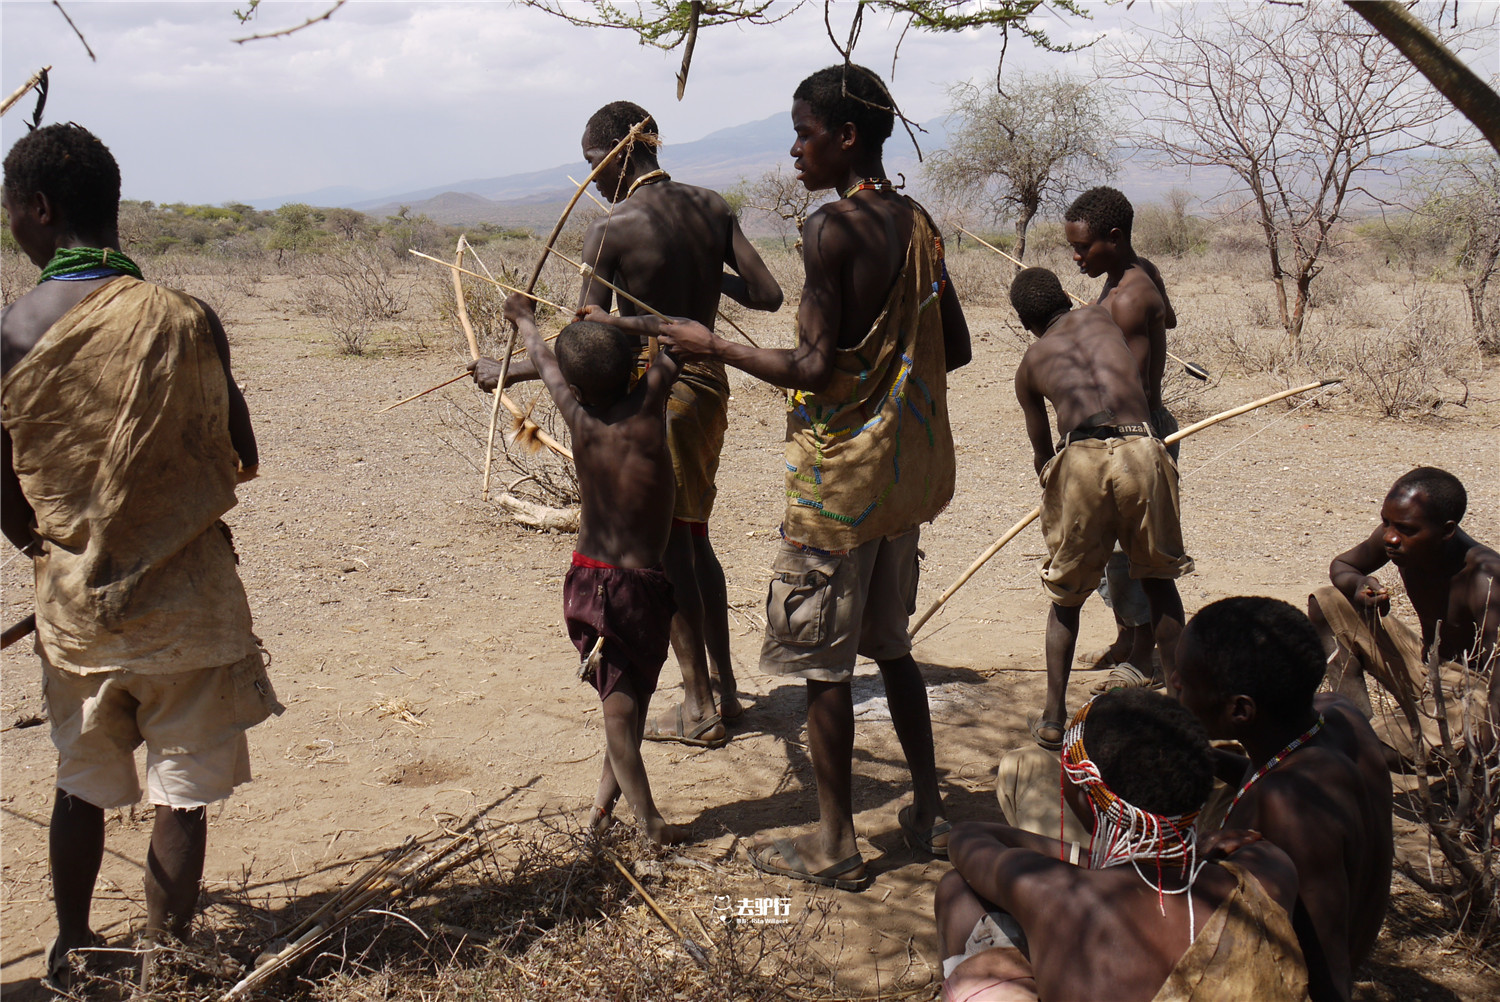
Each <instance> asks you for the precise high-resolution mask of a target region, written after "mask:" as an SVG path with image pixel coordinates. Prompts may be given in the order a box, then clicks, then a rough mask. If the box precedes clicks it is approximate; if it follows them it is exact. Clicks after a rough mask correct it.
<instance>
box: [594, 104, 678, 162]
mask: <svg viewBox="0 0 1500 1002" xmlns="http://www.w3.org/2000/svg"><path fill="white" fill-rule="evenodd" d="M647 118H651V116H650V113H649V112H647V111H646V109H645V108H642V107H641V106H640V105H638V104H636V103H635V102H634V101H611V102H609V104H606V105H605V106H604V107H602V108H600V109H599V110H598V111H596V112H594V113H593V114H592V115H590V116H589V121H588V124H587V125H585V126H584V127H583V139H584V142H585V143H587V144H588V145H589V146H592V147H596V148H598V149H601V150H607V149H612V148H613V147H614V145H615V144H616V143H618V142H619V141H620V140H622V139H624V138H625V135H626V133H628V132H629V131H630V127H631V126H633V125H635V124H636V123H637V122H640V121H643V120H644V119H647ZM641 131H642V132H643V133H645V134H646V135H648V136H658V137H659V136H660V133H659V132H657V129H656V119H655V118H651V120H650V121H648V122H646V124H645V126H644V127H643V128H642V129H641ZM644 145H645V149H646V150H649V151H652V152H651V155H652V156H655V155H656V154H655V151H654V150H653V147H654V146H655V145H656V144H655V143H650V142H649V141H648V142H647V144H644Z"/></svg>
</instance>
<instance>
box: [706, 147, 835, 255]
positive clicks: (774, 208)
mask: <svg viewBox="0 0 1500 1002" xmlns="http://www.w3.org/2000/svg"><path fill="white" fill-rule="evenodd" d="M725 198H727V199H730V200H731V201H732V202H738V203H739V204H740V205H741V206H744V207H748V208H751V209H758V210H760V211H761V212H764V213H765V214H766V215H767V216H770V217H771V219H772V220H773V225H774V226H775V227H776V232H777V235H778V236H780V237H781V245H782V246H783V247H785V246H787V242H786V241H787V237H788V236H790V235H791V234H792V232H794V231H795V232H796V233H797V234H798V236H797V244H796V245H801V243H802V236H801V233H802V224H803V223H804V222H806V221H807V216H808V213H810V212H811V211H812V208H813V206H815V205H817V204H818V203H819V202H823V201H826V200H827V198H828V193H827V192H825V191H809V190H808V189H807V186H806V185H804V184H803V183H802V182H801V181H799V180H797V177H796V175H794V174H790V173H788V172H787V171H786V170H784V169H783V168H782V166H781V164H777V165H776V167H775V168H774V169H773V170H768V171H766V172H765V173H764V174H762V175H761V176H760V177H758V178H756V179H755V180H754V181H741V182H740V183H739V185H738V186H737V187H736V188H735V189H734V191H733V192H732V193H730V194H729V195H726V196H725Z"/></svg>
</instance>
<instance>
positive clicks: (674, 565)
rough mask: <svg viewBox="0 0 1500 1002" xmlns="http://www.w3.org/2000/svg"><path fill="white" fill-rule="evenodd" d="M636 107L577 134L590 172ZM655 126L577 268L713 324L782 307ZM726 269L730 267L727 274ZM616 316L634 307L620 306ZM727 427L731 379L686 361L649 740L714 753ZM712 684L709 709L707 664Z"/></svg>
mask: <svg viewBox="0 0 1500 1002" xmlns="http://www.w3.org/2000/svg"><path fill="white" fill-rule="evenodd" d="M649 118H650V116H649V115H647V113H646V111H645V109H644V108H642V107H641V106H640V105H637V104H631V103H630V102H629V101H614V102H611V103H610V104H607V105H605V106H604V107H602V108H600V109H599V110H598V111H596V112H595V113H594V115H593V117H592V118H590V119H589V121H588V125H587V126H585V128H584V130H583V157H584V159H585V160H587V161H588V163H589V166H590V167H595V166H598V164H599V161H601V160H603V159H604V157H605V156H607V155H608V154H609V151H610V150H611V149H613V148H614V146H615V144H617V143H618V142H619V141H620V140H621V139H623V138H625V135H626V133H628V132H629V131H630V127H631V126H633V125H635V124H636V123H638V122H641V121H643V120H646V119H649ZM659 143H660V139H659V138H658V134H657V129H656V123H655V121H650V122H648V124H647V126H646V129H645V136H644V137H643V138H642V139H641V140H640V141H638V142H636V143H635V144H634V145H632V146H630V147H629V148H627V149H626V150H624V151H623V152H622V153H621V154H620V156H619V157H617V158H615V159H614V160H612V161H611V162H610V163H609V165H608V166H607V167H605V169H604V170H603V171H601V172H600V174H599V176H598V177H597V178H596V179H595V186H596V187H597V188H598V189H599V192H600V194H602V195H603V196H604V197H605V198H607V199H609V201H610V202H611V203H612V206H613V207H612V208H611V209H610V212H609V215H607V216H602V217H600V218H598V219H595V220H594V222H593V224H592V225H591V226H590V227H589V229H588V233H587V234H586V235H585V237H584V242H583V256H582V258H581V260H582V261H584V262H586V263H587V264H589V265H590V266H591V267H592V268H593V269H594V271H595V273H596V274H597V275H599V277H601V278H603V279H604V280H605V281H607V282H611V283H613V284H615V285H618V286H620V287H621V288H623V289H629V290H630V293H631V295H633V296H635V297H636V298H637V299H640V300H641V301H642V302H645V303H649V304H650V305H651V306H652V307H653V308H655V309H656V310H659V311H660V312H662V313H665V314H668V315H669V316H685V317H691V318H692V319H694V320H696V321H698V322H699V323H702V324H703V325H705V326H706V327H708V328H712V327H713V326H714V320H715V319H716V318H717V315H718V309H719V296H720V294H721V293H722V294H724V295H727V296H729V297H730V298H731V299H733V300H735V301H736V302H738V303H740V304H742V305H744V306H747V307H749V308H750V309H752V310H766V311H775V310H778V309H780V308H781V299H782V296H781V287H780V286H779V285H777V284H776V279H775V278H773V277H772V276H771V273H770V271H769V270H768V269H767V268H766V265H765V262H764V261H762V260H761V258H760V255H759V254H757V253H756V251H755V247H754V246H753V245H752V244H751V243H750V241H749V240H748V239H746V237H745V234H744V233H743V232H742V231H741V230H740V224H739V220H738V219H736V218H735V216H734V213H733V212H731V211H730V209H729V206H728V204H727V203H726V202H725V201H724V199H723V198H722V197H721V196H720V195H719V194H718V193H717V192H714V191H710V190H708V189H707V188H697V187H694V186H692V185H688V184H682V183H681V182H678V181H674V180H672V176H671V175H670V174H668V173H667V172H666V171H664V170H662V169H661V166H660V164H659V163H658V161H657V156H656V147H657V145H659ZM726 265H727V266H728V267H729V269H730V271H728V272H726V271H725V270H724V267H725V266H726ZM612 297H613V293H612V292H611V291H610V289H609V287H608V286H606V285H604V284H602V283H600V282H593V281H585V282H584V283H583V291H582V293H581V294H580V296H579V302H578V305H579V308H580V309H581V308H584V307H586V306H589V305H593V306H598V307H599V308H600V309H602V310H608V309H609V308H610V301H611V298H612ZM619 308H620V312H621V314H622V315H624V316H635V315H636V314H638V313H640V312H641V311H640V309H639V308H638V307H636V306H635V304H633V303H631V302H630V301H629V300H626V299H621V301H620V303H619ZM473 369H474V380H475V382H477V383H478V384H479V385H480V386H481V387H484V388H485V389H486V390H492V389H493V388H494V386H495V383H496V381H497V380H498V379H499V378H500V366H499V363H498V362H495V361H494V360H493V359H480V360H479V361H478V362H476V363H475V364H474V365H473ZM534 378H536V370H535V367H534V366H533V365H532V364H531V360H530V359H529V358H528V359H517V360H515V361H514V362H513V363H512V365H511V369H510V379H511V381H514V380H519V379H534ZM728 426H729V379H728V376H727V374H726V373H725V371H724V364H723V363H722V362H719V361H717V360H714V359H700V360H698V361H693V362H689V363H688V364H687V365H685V366H683V369H682V374H681V375H680V376H679V377H678V379H677V381H676V382H675V383H674V384H672V395H671V398H670V399H669V400H668V401H667V443H668V447H669V448H670V450H671V453H672V469H673V471H674V475H675V479H676V483H677V501H676V503H675V506H674V507H673V510H672V533H671V537H670V538H669V540H668V542H667V551H666V555H665V556H664V558H663V564H664V566H665V567H666V571H667V577H668V578H670V579H671V581H672V586H673V590H674V592H675V594H676V598H677V614H676V615H675V616H674V617H673V618H672V649H673V651H675V652H676V654H677V663H678V665H679V666H680V667H681V668H682V682H683V701H682V704H681V705H679V706H676V707H673V708H672V709H670V710H668V711H667V712H666V713H665V714H664V715H662V716H659V717H658V718H657V720H656V721H655V722H654V723H653V724H652V725H650V726H648V727H647V729H646V740H647V741H676V742H681V743H682V744H687V745H698V746H707V747H714V748H717V747H719V746H720V745H723V744H724V743H725V742H726V741H727V740H728V739H729V738H728V733H727V731H726V729H725V726H724V721H725V720H732V719H734V718H735V717H738V716H739V715H740V713H741V712H742V709H741V706H740V702H739V699H738V697H737V695H736V689H735V681H734V666H733V664H732V662H731V661H730V654H729V598H728V594H727V592H726V587H725V583H724V568H723V567H722V566H720V564H719V558H718V556H716V555H715V553H714V548H713V545H712V544H711V543H710V542H709V538H708V521H709V517H710V516H711V515H712V514H713V507H714V497H715V495H716V494H717V488H716V487H715V485H714V478H715V476H716V475H717V473H718V469H719V453H720V451H721V450H722V449H723V448H724V432H725V429H727V428H728ZM710 667H712V669H713V676H714V677H715V678H716V679H717V680H718V683H719V708H718V709H717V710H715V708H714V697H713V689H712V686H711V684H710V675H709V669H710Z"/></svg>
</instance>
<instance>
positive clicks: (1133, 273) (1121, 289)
mask: <svg viewBox="0 0 1500 1002" xmlns="http://www.w3.org/2000/svg"><path fill="white" fill-rule="evenodd" d="M1108 302H1110V303H1115V304H1119V305H1121V306H1125V307H1128V308H1130V309H1132V310H1145V311H1152V310H1155V311H1162V310H1165V309H1166V300H1165V299H1163V298H1162V294H1161V289H1159V288H1157V285H1156V283H1155V282H1154V281H1152V280H1151V274H1150V272H1148V271H1147V270H1146V269H1145V268H1144V267H1142V266H1141V265H1140V263H1139V262H1137V263H1136V264H1133V265H1131V266H1130V267H1129V268H1126V269H1125V274H1123V275H1121V276H1120V281H1119V282H1118V283H1117V284H1116V285H1115V287H1114V288H1113V289H1112V290H1110V293H1109V299H1108Z"/></svg>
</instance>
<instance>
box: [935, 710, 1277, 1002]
mask: <svg viewBox="0 0 1500 1002" xmlns="http://www.w3.org/2000/svg"><path fill="white" fill-rule="evenodd" d="M1063 771H1064V775H1065V776H1066V782H1064V784H1063V787H1062V794H1063V799H1064V801H1065V802H1066V804H1067V805H1068V808H1070V809H1071V810H1072V811H1073V812H1074V813H1076V814H1077V815H1078V817H1079V818H1081V819H1083V820H1084V823H1085V825H1086V826H1087V828H1088V829H1089V831H1091V832H1092V837H1091V840H1090V844H1089V847H1088V849H1087V859H1083V860H1082V862H1081V863H1080V858H1081V856H1082V852H1081V851H1080V848H1079V847H1078V846H1077V845H1073V846H1068V845H1066V844H1065V843H1063V842H1059V841H1058V840H1057V839H1053V838H1047V837H1045V836H1040V835H1034V834H1032V833H1030V832H1025V831H1021V830H1019V829H1016V828H1012V827H1010V826H1008V825H1000V824H984V823H973V822H969V823H963V824H959V825H955V826H954V828H953V832H952V835H951V836H950V841H949V851H950V853H951V858H952V860H953V866H954V871H953V872H952V873H950V874H948V875H947V876H946V877H944V878H943V880H942V882H941V883H940V884H939V885H938V891H937V896H936V901H935V905H936V910H937V921H938V937H939V939H940V940H941V943H942V949H943V953H944V957H945V959H944V961H943V972H944V976H945V978H946V980H945V982H944V985H943V998H944V999H947V1000H951V1002H959V1000H962V1002H980V1000H1000V999H1037V998H1044V999H1111V1000H1115V1002H1132V1000H1141V1002H1145V1000H1162V1002H1164V1000H1169V999H1172V1000H1187V999H1192V1000H1193V1002H1216V1000H1224V1002H1230V1000H1234V1002H1240V1000H1245V999H1254V1000H1256V1002H1276V1000H1296V999H1305V998H1306V997H1307V978H1306V970H1305V968H1304V967H1303V964H1302V957H1301V954H1300V952H1299V950H1298V948H1297V942H1296V938H1295V936H1294V935H1293V934H1292V929H1291V922H1290V920H1289V919H1288V917H1287V915H1288V912H1289V911H1290V909H1291V907H1292V904H1293V902H1295V901H1296V898H1297V875H1296V870H1295V869H1294V868H1293V866H1292V863H1291V860H1289V859H1288V858H1287V856H1286V854H1285V853H1284V852H1282V851H1281V850H1280V849H1277V848H1276V847H1274V846H1272V845H1270V844H1269V843H1267V842H1252V843H1250V844H1247V845H1244V846H1242V847H1241V848H1239V849H1238V850H1237V851H1236V852H1234V853H1233V854H1232V856H1231V857H1230V858H1228V859H1224V860H1222V861H1214V862H1210V861H1208V860H1205V859H1204V858H1203V857H1202V855H1201V854H1200V852H1199V851H1198V839H1197V830H1196V827H1195V823H1194V822H1195V819H1196V817H1197V813H1198V809H1199V808H1200V807H1201V806H1202V804H1203V801H1204V798H1206V797H1207V796H1208V791H1209V788H1210V786H1211V785H1212V782H1213V766H1212V760H1211V758H1210V753H1209V745H1208V738H1207V736H1206V735H1205V734H1204V732H1203V727H1202V725H1200V724H1199V723H1198V722H1197V721H1196V720H1194V719H1193V717H1192V714H1190V713H1188V712H1187V710H1186V709H1184V708H1183V707H1182V706H1180V705H1179V704H1177V703H1176V702H1174V701H1173V700H1171V699H1169V698H1167V697H1166V696H1163V695H1161V694H1159V693H1154V692H1150V691H1147V690H1142V689H1124V690H1118V691H1115V692H1108V693H1105V694H1104V695H1102V696H1098V697H1096V698H1095V699H1094V700H1093V701H1091V702H1089V703H1087V704H1085V705H1084V707H1083V708H1082V709H1081V710H1079V711H1078V715H1077V716H1076V717H1075V718H1074V719H1073V724H1072V726H1071V727H1070V728H1068V731H1067V736H1066V738H1065V742H1064V750H1063ZM1143 864H1144V865H1143Z"/></svg>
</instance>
